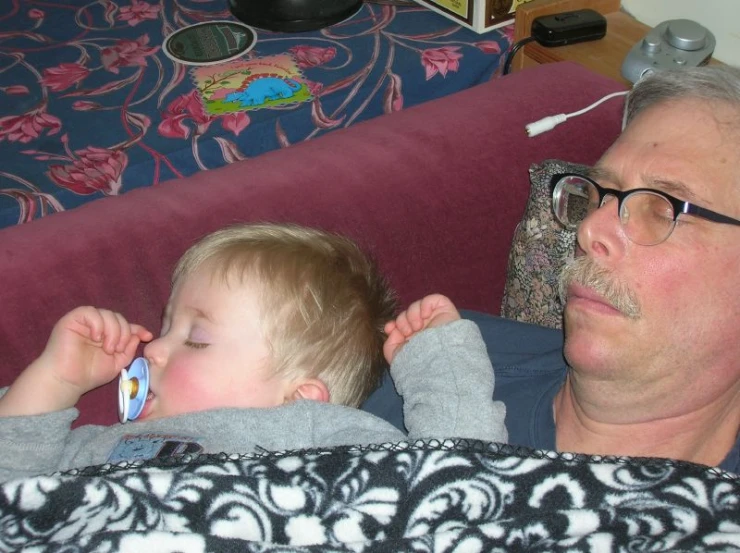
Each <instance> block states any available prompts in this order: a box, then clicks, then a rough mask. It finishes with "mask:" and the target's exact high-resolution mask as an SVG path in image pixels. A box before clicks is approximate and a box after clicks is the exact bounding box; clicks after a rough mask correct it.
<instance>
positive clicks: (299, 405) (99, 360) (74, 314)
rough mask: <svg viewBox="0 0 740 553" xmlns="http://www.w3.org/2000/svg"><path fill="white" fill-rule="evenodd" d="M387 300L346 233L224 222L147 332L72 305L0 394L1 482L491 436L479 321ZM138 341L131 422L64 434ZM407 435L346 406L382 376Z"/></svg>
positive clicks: (489, 380)
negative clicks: (220, 456)
mask: <svg viewBox="0 0 740 553" xmlns="http://www.w3.org/2000/svg"><path fill="white" fill-rule="evenodd" d="M394 312H395V301H394V297H393V294H392V293H391V291H390V290H389V288H388V287H387V285H386V283H385V281H384V279H383V278H382V277H381V275H380V274H379V272H378V271H377V269H376V267H375V266H374V264H373V263H372V262H371V261H370V260H369V259H368V258H367V257H366V256H365V255H364V254H363V253H362V251H361V250H360V249H359V248H358V247H357V245H356V244H354V243H353V242H352V241H350V240H349V239H347V238H344V237H341V236H338V235H335V234H331V233H328V232H323V231H319V230H314V229H308V228H303V227H299V226H295V225H273V224H255V225H239V226H234V227H229V228H226V229H223V230H220V231H217V232H215V233H213V234H210V235H208V236H206V237H205V238H203V239H202V240H201V241H199V242H198V243H197V244H195V245H194V246H193V247H191V248H190V249H189V250H188V251H187V252H186V253H185V254H184V255H183V257H182V258H181V259H180V261H179V262H178V264H177V266H176V268H175V270H174V273H173V277H172V292H171V295H170V298H169V301H168V303H167V306H166V308H165V311H164V317H163V321H162V329H161V333H160V336H159V337H158V338H156V339H154V336H153V334H152V333H151V332H150V331H149V330H147V329H146V328H143V327H142V326H141V325H138V324H134V323H130V322H129V321H127V320H126V319H125V318H124V317H123V316H122V315H121V314H119V313H114V312H111V311H108V310H106V309H101V308H97V307H79V308H76V309H74V310H72V311H70V312H69V313H67V314H66V315H65V316H64V317H62V318H61V319H60V320H59V322H58V323H57V324H56V325H55V326H54V329H53V330H52V332H51V336H50V338H49V341H48V343H47V346H46V348H45V349H44V351H43V352H42V353H41V355H40V357H39V358H38V359H36V360H35V361H34V362H33V363H32V364H31V365H30V366H28V367H27V368H26V369H25V370H24V371H23V372H22V373H21V374H20V375H19V376H18V378H17V379H16V380H15V382H13V384H12V385H11V386H10V387H9V388H7V389H5V390H3V392H4V395H3V396H2V397H1V398H0V448H2V450H3V456H2V460H0V481H5V480H8V479H11V478H16V477H22V476H29V475H36V474H43V473H49V472H54V471H57V470H66V469H70V468H75V467H83V466H88V465H96V464H101V463H106V462H110V463H117V462H121V461H132V460H139V459H150V458H155V457H163V456H170V455H177V454H183V453H190V454H195V453H201V452H205V453H218V452H229V453H231V452H235V453H248V452H251V451H255V450H285V449H303V448H310V447H331V446H337V445H350V444H367V443H383V442H398V441H402V440H406V439H408V438H411V439H417V438H448V437H460V438H471V439H482V440H489V441H505V440H506V431H505V429H504V426H503V419H504V407H503V404H501V403H500V402H493V401H492V399H491V398H492V392H493V369H492V367H491V365H490V361H489V359H488V356H487V354H486V350H485V346H484V345H483V342H482V340H481V338H480V333H479V331H478V329H477V327H476V326H475V325H474V324H473V323H471V322H470V321H464V320H461V319H460V315H459V313H458V312H457V310H456V309H455V307H454V306H453V304H452V303H451V302H450V300H449V299H447V298H445V297H444V296H441V295H431V296H427V297H425V298H423V299H422V300H419V301H417V302H415V303H413V304H412V305H411V306H409V308H408V309H407V310H406V311H404V312H402V313H401V314H400V315H398V317H396V318H395V319H394V317H393V315H394ZM142 342H145V343H146V346H145V347H144V349H143V354H144V358H145V359H146V360H147V362H148V365H149V370H150V387H149V394H148V396H147V397H146V403H145V405H144V408H143V410H142V412H141V415H140V416H139V417H138V418H137V420H136V421H135V422H134V423H131V424H126V425H120V424H117V425H113V426H108V427H105V426H83V427H80V428H77V429H74V430H71V428H70V426H71V423H72V422H73V421H74V419H75V418H76V416H77V410H76V409H75V408H74V406H75V405H76V404H77V401H78V400H79V398H80V397H81V396H82V395H83V394H84V393H86V392H88V391H89V390H92V389H94V388H97V387H99V386H101V385H103V384H106V383H108V382H110V381H112V380H114V379H116V378H118V376H119V374H120V373H121V370H122V369H123V368H124V367H126V366H127V365H128V364H129V363H131V361H132V360H133V359H134V357H135V354H136V351H137V348H138V347H139V345H140V343H142ZM384 357H385V360H387V361H388V362H389V363H391V375H392V377H393V380H394V384H395V386H396V388H397V390H398V392H399V393H400V394H401V395H402V396H403V398H404V418H405V424H406V427H407V429H408V432H409V434H408V436H407V435H405V434H404V433H403V432H401V431H400V430H398V429H397V428H395V427H394V426H393V425H391V424H389V423H387V422H385V421H384V420H382V419H380V418H378V417H375V416H373V415H371V414H369V413H366V412H363V411H361V410H360V409H357V407H359V406H360V405H361V404H362V402H363V401H364V400H365V399H366V398H367V397H368V396H369V395H370V393H371V392H372V391H373V390H374V389H375V388H376V387H377V386H378V384H379V381H380V378H381V376H382V374H383V371H384V368H385V361H384Z"/></svg>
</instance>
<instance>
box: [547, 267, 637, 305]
mask: <svg viewBox="0 0 740 553" xmlns="http://www.w3.org/2000/svg"><path fill="white" fill-rule="evenodd" d="M574 283H575V284H580V285H581V286H585V287H586V288H590V289H591V290H593V291H594V292H596V293H597V294H599V295H600V296H602V297H603V298H604V299H605V300H606V301H607V302H609V304H611V306H612V307H614V308H615V309H616V310H617V311H619V312H621V313H622V314H623V315H625V316H626V317H629V318H630V319H637V318H639V317H640V314H641V309H640V304H639V302H638V301H637V297H636V296H635V294H634V292H633V291H632V290H631V289H630V288H629V286H627V285H626V284H624V283H623V282H620V281H619V280H618V279H616V278H615V277H614V276H613V275H612V274H611V273H610V272H609V271H607V270H606V269H604V268H603V267H599V265H598V264H597V263H596V262H595V261H594V260H593V259H591V258H590V257H587V256H585V255H584V256H580V257H576V258H575V259H573V260H571V261H569V262H568V263H567V264H566V265H565V267H564V268H563V270H562V272H561V273H560V279H559V282H558V285H559V294H560V301H561V302H562V304H563V305H565V303H566V302H567V300H568V287H569V286H570V285H571V284H574Z"/></svg>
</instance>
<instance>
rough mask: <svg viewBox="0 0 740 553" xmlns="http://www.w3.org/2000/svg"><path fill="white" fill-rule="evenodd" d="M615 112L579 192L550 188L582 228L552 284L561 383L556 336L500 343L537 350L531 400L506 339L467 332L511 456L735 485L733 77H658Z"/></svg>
mask: <svg viewBox="0 0 740 553" xmlns="http://www.w3.org/2000/svg"><path fill="white" fill-rule="evenodd" d="M626 106H627V107H626V110H625V122H626V127H625V129H624V131H623V133H622V134H621V136H620V137H619V138H618V139H617V141H616V142H615V143H614V145H613V146H612V147H611V148H609V150H608V151H607V152H606V153H605V154H604V156H603V157H602V158H601V160H600V161H599V162H598V163H597V164H596V166H595V167H594V169H593V171H592V173H591V174H590V175H587V176H586V177H589V178H582V177H580V176H572V177H563V178H560V179H558V178H556V179H554V180H555V181H556V182H554V184H555V185H556V186H555V190H554V197H555V202H554V203H555V206H556V211H557V212H560V213H561V214H563V217H562V219H561V220H563V222H565V223H567V224H571V225H575V224H577V225H578V226H577V229H578V230H577V246H576V260H575V261H574V262H573V263H572V264H571V265H569V266H568V267H566V269H565V271H564V273H563V275H562V279H561V290H562V294H561V295H562V297H563V300H564V302H565V318H564V330H565V344H564V349H563V353H564V357H565V360H566V362H567V367H568V368H567V369H566V368H565V367H564V366H562V362H561V363H558V360H557V357H556V353H555V351H554V349H555V348H556V343H555V342H553V340H557V336H553V335H552V334H550V333H548V332H547V331H544V330H542V329H537V328H530V329H529V330H527V331H524V332H523V331H522V330H521V329H519V330H516V331H515V330H508V331H507V333H509V334H512V335H514V334H519V336H517V339H518V340H520V341H521V344H522V345H523V346H525V348H526V349H524V350H523V351H530V352H531V349H532V348H531V344H533V343H536V340H538V338H537V337H536V336H535V335H539V336H540V337H542V336H545V342H544V343H542V345H541V347H542V349H541V350H540V353H543V352H546V351H548V350H549V351H550V353H549V355H545V356H544V357H543V356H539V357H537V358H536V359H535V360H534V361H533V360H530V361H529V362H528V364H529V365H530V368H533V365H534V370H536V372H537V373H538V375H537V377H536V379H535V380H536V381H537V383H536V384H534V383H533V382H532V376H531V373H530V372H525V371H522V370H521V369H522V367H521V364H520V362H519V361H521V360H519V361H516V360H514V361H513V362H512V359H510V358H509V357H510V356H508V354H507V355H506V356H503V357H501V352H500V350H501V344H502V343H507V341H508V340H509V338H510V337H507V339H506V340H502V336H501V335H500V334H499V332H498V330H496V329H494V328H493V327H496V328H498V327H500V326H502V324H503V323H501V322H498V321H491V320H490V319H489V318H485V319H480V320H477V322H478V323H479V325H480V326H481V327H482V328H483V329H485V330H484V336H485V337H486V340H487V345H488V347H489V352H490V354H491V357H492V358H493V361H494V367H495V370H496V379H497V389H496V392H497V393H496V394H495V395H496V397H497V399H503V400H504V402H505V403H506V406H507V417H506V418H507V426H508V427H509V436H510V440H511V441H512V443H519V444H522V445H529V446H532V447H538V448H548V449H557V450H559V451H574V452H580V453H588V454H601V455H607V454H608V455H632V456H650V457H669V458H675V459H682V460H686V461H692V462H696V463H703V464H707V465H712V466H720V467H722V468H724V469H726V470H730V471H733V472H738V473H740V455H739V453H738V429H739V428H740V339H738V338H740V330H739V329H740V69H737V68H730V67H705V68H696V69H689V70H679V71H672V72H660V73H656V74H655V75H654V76H651V77H649V78H647V79H644V80H642V81H640V82H639V83H637V84H636V85H635V87H634V89H633V90H632V91H631V93H630V95H629V96H628V98H627V103H626ZM599 187H601V190H599ZM604 189H609V190H604ZM637 189H649V190H647V191H644V192H640V193H637V194H636V193H635V191H636V190H637ZM620 196H621V197H620ZM579 202H582V206H581V207H583V206H585V207H586V208H587V209H578V205H579ZM687 202H688V204H687ZM569 204H570V205H569ZM692 206H695V207H692ZM569 207H570V209H569ZM697 208H699V209H697ZM569 213H570V214H572V218H573V219H574V220H568V214H569ZM583 217H585V218H583ZM579 219H581V220H579ZM578 223H580V224H578ZM476 319H477V318H476ZM509 351H512V350H511V349H510V350H509ZM497 357H500V358H499V359H497ZM512 365H517V367H515V368H512Z"/></svg>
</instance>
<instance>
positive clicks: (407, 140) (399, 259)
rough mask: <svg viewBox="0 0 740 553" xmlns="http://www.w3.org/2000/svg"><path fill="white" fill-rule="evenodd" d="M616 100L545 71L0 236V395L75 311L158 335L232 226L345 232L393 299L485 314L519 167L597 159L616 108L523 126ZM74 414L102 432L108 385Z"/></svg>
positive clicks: (572, 75)
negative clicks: (182, 269)
mask: <svg viewBox="0 0 740 553" xmlns="http://www.w3.org/2000/svg"><path fill="white" fill-rule="evenodd" d="M447 78H451V79H454V78H455V75H454V74H448V75H447ZM621 88H622V87H621V85H619V84H617V83H615V82H613V81H611V80H609V79H606V78H604V77H601V76H599V75H596V74H594V73H590V72H588V71H587V70H585V69H583V68H581V67H580V66H577V65H574V64H571V63H561V64H552V65H545V66H541V67H537V68H534V69H530V70H527V71H524V72H521V73H516V74H513V75H508V76H506V77H501V78H497V79H495V80H492V81H490V82H488V83H486V84H483V85H480V86H477V87H475V88H472V89H469V90H466V91H463V92H460V93H457V94H454V95H452V96H448V97H445V98H441V99H439V100H435V101H432V102H429V103H427V104H424V105H421V106H417V107H414V108H410V109H407V110H405V111H402V112H399V113H395V114H393V115H386V116H382V117H378V118H376V119H374V120H371V121H368V122H366V123H362V124H358V125H356V126H353V127H351V128H349V129H344V130H338V131H335V132H333V133H331V134H329V135H326V136H324V137H321V138H319V139H315V140H312V141H309V142H305V143H301V144H296V145H293V146H290V147H289V148H286V149H283V150H279V151H275V152H270V153H268V154H265V155H262V156H260V157H257V158H254V159H249V160H244V161H241V162H237V163H234V164H232V165H230V166H227V167H224V168H221V169H217V170H213V171H208V172H203V173H200V174H198V175H195V176H193V177H190V178H186V179H182V180H178V181H170V182H168V183H165V184H162V185H158V186H154V187H146V188H140V189H136V190H134V191H132V192H129V193H127V194H125V195H123V196H120V197H109V198H105V199H101V200H98V201H95V202H92V203H89V204H86V205H84V206H82V207H80V208H77V209H74V210H71V211H68V212H62V213H58V214H54V215H51V216H49V217H47V218H45V219H40V220H37V221H33V222H31V223H28V224H26V225H21V226H15V227H9V228H5V229H3V230H0V385H7V384H9V383H10V382H12V380H13V378H14V377H15V375H16V374H18V373H19V372H20V371H21V370H22V369H23V368H24V367H25V366H26V365H27V364H28V363H29V362H31V361H32V360H33V359H34V358H35V357H36V356H37V355H38V354H39V353H40V352H41V350H42V348H43V346H44V344H45V342H46V339H47V337H48V335H49V331H50V330H51V328H52V326H53V325H54V323H55V322H56V321H57V319H58V318H59V317H60V316H61V315H62V314H64V313H65V312H67V311H68V310H70V309H71V308H73V307H75V306H77V305H84V304H92V305H98V306H101V307H106V308H109V309H113V310H117V311H120V312H122V313H124V314H125V315H126V316H127V317H128V318H129V320H131V321H135V322H139V323H142V324H144V325H146V326H147V327H148V328H150V329H152V330H153V331H154V332H156V331H158V329H159V319H160V316H161V310H162V307H163V305H164V303H165V301H166V300H167V296H168V292H169V277H170V271H171V269H172V266H173V264H174V262H175V261H176V259H177V258H178V257H179V256H180V254H181V253H182V252H183V251H184V250H185V248H186V247H187V246H189V245H190V244H191V243H192V242H193V241H194V240H195V239H196V238H198V237H200V236H202V235H203V234H205V233H207V232H209V231H212V230H214V229H217V228H219V227H222V226H224V225H227V224H230V223H235V222H239V221H294V222H298V223H302V224H306V225H313V226H318V227H322V228H326V229H331V230H335V231H341V232H344V233H346V234H348V235H350V236H352V237H354V238H356V239H357V240H358V241H359V242H360V243H361V244H363V245H364V246H365V247H367V248H368V249H369V250H371V251H372V252H373V253H374V255H375V256H376V258H377V259H378V260H379V262H380V264H381V266H382V268H383V269H384V270H385V272H386V273H387V274H388V276H389V278H390V281H391V283H392V284H393V286H394V287H395V288H396V289H397V290H398V292H399V295H400V298H401V301H402V303H404V304H405V303H408V302H410V301H412V300H414V299H416V298H419V297H421V296H422V295H424V294H427V293H430V292H441V293H444V294H447V295H448V296H450V297H451V298H453V300H454V301H455V302H456V303H457V305H458V306H459V307H461V308H467V309H475V310H480V311H486V312H490V313H498V309H499V305H500V302H501V296H502V292H503V286H504V281H505V273H506V265H507V255H508V251H509V246H510V243H511V239H512V235H513V232H514V228H515V226H516V224H517V222H518V221H519V218H520V217H521V214H522V212H523V210H524V205H525V202H526V199H527V196H528V192H529V181H528V173H527V169H528V167H529V166H530V164H531V163H533V162H536V161H541V160H544V159H547V158H558V159H563V160H568V161H573V162H580V163H592V162H594V161H595V160H596V159H598V157H599V156H600V154H601V153H602V152H603V151H604V149H605V148H606V147H607V146H608V145H609V144H610V143H611V141H612V140H613V139H614V137H615V136H616V134H617V133H618V131H619V122H620V113H619V109H620V106H621V101H611V102H607V103H605V104H603V105H602V106H601V107H599V108H598V109H597V110H594V111H592V112H589V113H587V114H585V115H582V116H579V117H576V118H574V119H572V120H569V121H568V122H566V123H565V124H563V125H560V126H559V127H557V128H556V129H554V130H552V131H550V132H548V133H546V134H543V135H540V136H537V137H534V138H528V137H527V136H526V133H525V131H524V126H525V125H526V124H527V123H529V122H532V121H535V120H538V119H540V118H542V117H544V116H547V115H552V114H557V113H570V112H573V111H576V110H578V109H580V108H583V107H585V106H586V105H588V104H590V103H591V102H593V101H595V100H597V99H598V98H600V97H602V96H603V95H605V94H607V93H609V92H613V91H615V90H620V89H621ZM80 409H81V411H82V415H81V417H80V419H79V420H78V423H79V422H95V423H111V422H113V421H115V420H116V395H115V388H114V383H111V384H110V385H108V386H106V387H103V388H101V389H99V390H95V391H94V392H91V393H89V394H87V396H86V397H84V398H83V399H82V401H81V403H80Z"/></svg>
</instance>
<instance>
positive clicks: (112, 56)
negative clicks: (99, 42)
mask: <svg viewBox="0 0 740 553" xmlns="http://www.w3.org/2000/svg"><path fill="white" fill-rule="evenodd" d="M147 44H149V37H148V36H147V35H142V36H140V37H139V38H137V39H136V40H125V39H124V40H119V41H117V42H116V43H115V44H114V45H113V46H109V47H108V48H103V51H102V52H101V54H100V57H101V59H102V61H103V66H104V67H105V68H106V69H107V70H108V71H110V72H112V73H118V68H119V67H131V66H137V65H138V66H144V65H146V59H145V58H146V56H151V55H152V54H153V53H154V52H156V51H157V50H159V46H154V47H152V48H147V47H146V45H147Z"/></svg>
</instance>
